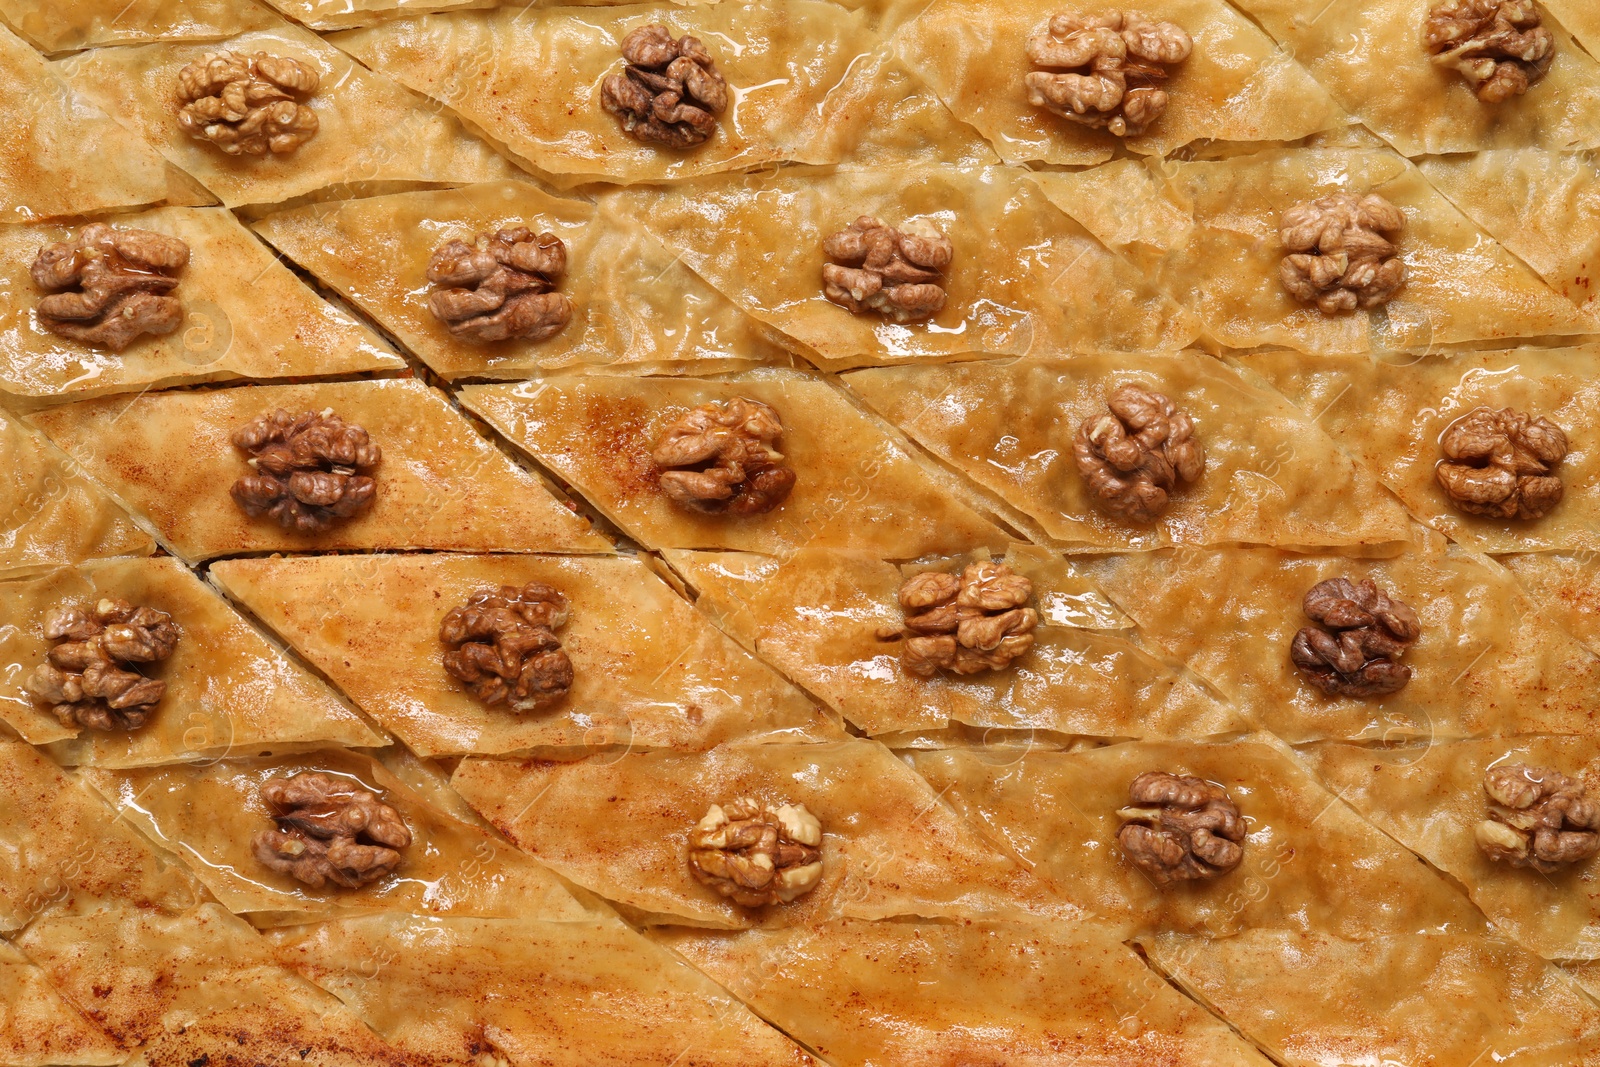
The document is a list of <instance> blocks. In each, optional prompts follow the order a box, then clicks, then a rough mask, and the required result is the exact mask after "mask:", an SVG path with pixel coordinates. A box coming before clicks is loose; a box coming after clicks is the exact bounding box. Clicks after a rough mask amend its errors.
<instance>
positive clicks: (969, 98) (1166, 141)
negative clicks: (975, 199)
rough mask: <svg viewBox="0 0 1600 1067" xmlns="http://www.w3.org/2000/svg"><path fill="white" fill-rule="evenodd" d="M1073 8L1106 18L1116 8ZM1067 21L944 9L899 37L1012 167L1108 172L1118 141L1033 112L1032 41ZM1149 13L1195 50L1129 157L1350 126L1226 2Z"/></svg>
mask: <svg viewBox="0 0 1600 1067" xmlns="http://www.w3.org/2000/svg"><path fill="white" fill-rule="evenodd" d="M1069 6H1071V7H1072V9H1073V10H1076V11H1080V12H1084V13H1085V14H1090V15H1098V14H1101V13H1103V12H1104V11H1105V10H1108V9H1113V8H1116V7H1117V6H1118V5H1115V4H1110V3H1093V4H1087V5H1084V4H1079V5H1076V6H1072V5H1069ZM1063 10H1065V8H1064V7H1063V6H1062V5H1061V4H1059V3H1057V2H1055V0H1027V2H1025V3H1010V2H1006V0H984V2H981V3H971V2H969V0H940V2H938V3H933V4H929V5H928V6H927V7H925V8H924V9H923V10H922V13H921V14H920V15H918V16H917V17H916V18H915V19H913V20H912V21H910V22H909V23H907V24H906V25H904V26H902V27H900V29H899V30H898V31H896V33H895V35H894V38H893V43H894V46H895V48H896V49H897V50H898V51H899V53H900V55H901V56H902V57H904V58H905V60H906V62H907V63H909V64H910V65H911V67H912V69H913V70H915V71H916V72H917V74H918V75H920V76H921V77H922V78H924V79H926V80H927V81H928V83H929V84H930V85H931V86H932V87H933V88H934V90H935V91H936V92H937V93H938V94H939V96H940V97H941V98H942V99H943V100H944V102H945V103H946V104H947V105H949V107H950V109H951V110H952V111H954V112H955V114H956V116H957V117H958V118H959V119H961V120H962V121H964V122H969V123H971V124H972V125H973V126H975V127H976V128H977V129H978V130H979V131H980V132H981V133H983V135H984V136H986V137H988V138H989V140H990V142H991V143H992V144H993V145H994V147H995V151H997V152H999V153H1000V157H1001V158H1002V159H1004V160H1005V161H1006V162H1007V163H1010V164H1013V165H1025V164H1028V163H1032V162H1036V161H1037V162H1045V163H1058V164H1070V165H1083V164H1092V163H1100V162H1104V161H1105V160H1107V159H1110V158H1111V156H1112V155H1113V153H1115V152H1116V151H1117V148H1118V140H1119V139H1118V138H1117V137H1114V136H1112V135H1111V134H1110V133H1107V132H1106V131H1104V130H1096V129H1091V128H1089V127H1087V126H1084V125H1081V124H1077V123H1073V122H1071V121H1069V120H1067V119H1065V118H1062V117H1060V116H1059V115H1054V114H1051V113H1050V112H1049V111H1047V110H1045V109H1044V108H1043V107H1035V106H1033V105H1032V104H1030V103H1029V99H1028V91H1027V89H1026V87H1025V84H1024V80H1023V79H1024V78H1026V77H1027V75H1028V73H1029V72H1030V71H1033V70H1035V69H1037V68H1036V67H1035V66H1034V64H1033V63H1032V62H1030V60H1029V58H1028V54H1027V50H1026V46H1027V42H1028V38H1029V37H1031V36H1033V35H1034V34H1037V33H1042V32H1044V31H1045V30H1046V28H1047V27H1048V26H1049V23H1050V19H1051V17H1052V16H1054V15H1058V14H1060V13H1061V12H1062V11H1063ZM1139 10H1140V11H1141V12H1142V13H1143V14H1145V15H1146V16H1148V17H1149V18H1150V19H1152V20H1156V21H1165V22H1171V23H1174V24H1175V25H1177V26H1179V27H1180V28H1182V29H1183V30H1184V32H1186V33H1187V34H1188V35H1189V37H1190V38H1191V40H1192V41H1193V50H1192V51H1191V52H1190V54H1189V56H1188V58H1187V59H1185V60H1183V61H1182V62H1181V63H1179V64H1177V65H1176V66H1174V67H1172V68H1170V71H1169V73H1170V77H1169V78H1168V79H1167V80H1166V81H1165V82H1164V83H1163V86H1162V88H1163V89H1165V91H1166V93H1167V97H1168V100H1167V107H1166V110H1165V111H1164V112H1162V113H1161V115H1160V116H1159V117H1158V118H1156V119H1155V121H1154V122H1153V123H1151V125H1150V126H1149V127H1148V128H1147V129H1146V130H1144V132H1143V133H1141V134H1139V135H1136V136H1129V137H1127V138H1126V139H1125V141H1124V143H1125V144H1126V146H1127V149H1128V150H1129V151H1131V152H1138V153H1140V154H1153V155H1166V154H1168V153H1170V152H1172V151H1173V150H1174V149H1177V148H1181V147H1183V146H1184V145H1186V144H1189V143H1191V142H1194V141H1201V142H1219V141H1220V142H1228V141H1296V140H1299V139H1300V138H1302V137H1306V136H1308V135H1310V134H1313V133H1316V132H1318V131H1320V130H1325V129H1328V128H1330V127H1332V126H1334V125H1336V124H1338V123H1339V122H1340V121H1341V119H1342V117H1343V116H1342V113H1341V111H1340V109H1339V107H1338V105H1336V104H1335V103H1334V102H1333V100H1332V99H1331V98H1330V97H1329V96H1328V94H1327V91H1326V90H1325V89H1323V88H1322V86H1320V85H1318V84H1317V83H1316V82H1315V81H1314V80H1313V79H1312V77H1311V75H1310V74H1308V73H1307V72H1306V69H1305V68H1304V67H1302V66H1301V65H1300V64H1299V63H1298V62H1296V61H1295V58H1294V56H1293V55H1292V54H1291V53H1288V52H1285V51H1283V50H1282V49H1280V48H1278V47H1277V45H1276V44H1275V43H1274V42H1273V40H1272V38H1270V37H1268V36H1267V35H1266V34H1265V33H1262V32H1261V30H1260V29H1258V28H1257V27H1256V26H1255V25H1253V24H1252V23H1251V22H1250V21H1249V20H1248V19H1246V18H1245V17H1244V16H1242V15H1240V14H1239V13H1238V12H1236V11H1234V10H1233V9H1232V8H1231V7H1229V6H1228V5H1227V4H1225V3H1222V2H1221V0H1156V2H1155V3H1141V4H1140V5H1139Z"/></svg>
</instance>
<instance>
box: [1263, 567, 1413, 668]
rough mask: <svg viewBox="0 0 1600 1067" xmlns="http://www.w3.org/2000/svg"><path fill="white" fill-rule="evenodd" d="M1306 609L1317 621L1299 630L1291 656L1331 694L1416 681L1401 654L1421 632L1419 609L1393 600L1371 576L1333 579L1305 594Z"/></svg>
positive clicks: (1298, 665) (1297, 665)
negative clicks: (1354, 579)
mask: <svg viewBox="0 0 1600 1067" xmlns="http://www.w3.org/2000/svg"><path fill="white" fill-rule="evenodd" d="M1305 612H1306V614H1307V615H1309V616H1311V618H1312V619H1313V620H1314V621H1316V622H1317V623H1318V625H1316V626H1307V627H1305V628H1304V629H1302V630H1301V631H1300V632H1299V633H1297V634H1295V635H1294V643H1293V644H1292V645H1291V646H1290V649H1289V657H1290V659H1291V660H1293V661H1294V665H1295V666H1296V667H1299V668H1300V670H1301V672H1302V673H1303V674H1305V676H1306V679H1307V680H1308V681H1309V682H1310V683H1311V684H1312V685H1314V686H1316V687H1317V688H1318V689H1320V690H1322V691H1323V692H1324V693H1327V694H1328V695H1330V696H1347V697H1364V696H1382V695H1385V694H1387V693H1394V692H1398V691H1399V690H1401V689H1403V688H1405V684H1406V683H1407V682H1409V681H1410V680H1411V668H1410V667H1407V666H1405V665H1404V664H1402V663H1400V662H1399V660H1400V656H1401V655H1402V654H1403V653H1404V652H1405V650H1406V649H1408V648H1410V647H1411V646H1412V645H1413V644H1415V643H1416V640H1417V638H1418V637H1419V636H1421V634H1422V623H1421V621H1420V620H1419V619H1418V618H1417V613H1416V612H1415V611H1413V610H1411V608H1410V607H1409V606H1408V605H1406V604H1404V603H1402V602H1401V601H1398V600H1391V599H1390V598H1389V596H1388V594H1386V593H1385V592H1384V591H1383V590H1381V589H1379V588H1378V586H1377V585H1376V583H1374V582H1373V581H1372V579H1371V578H1366V579H1363V580H1362V582H1361V584H1360V585H1357V584H1356V583H1355V582H1352V581H1351V580H1350V579H1348V578H1329V579H1328V580H1327V581H1322V582H1318V583H1317V584H1316V585H1314V586H1312V587H1311V590H1310V591H1309V592H1307V593H1306V598H1305Z"/></svg>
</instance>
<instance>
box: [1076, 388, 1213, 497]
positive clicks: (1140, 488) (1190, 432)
mask: <svg viewBox="0 0 1600 1067" xmlns="http://www.w3.org/2000/svg"><path fill="white" fill-rule="evenodd" d="M1106 407H1108V408H1110V409H1111V411H1110V414H1107V415H1096V416H1094V417H1092V418H1088V419H1084V420H1083V424H1082V425H1081V426H1079V427H1078V436H1077V437H1076V438H1075V439H1074V440H1073V442H1072V455H1073V458H1074V459H1076V460H1077V461H1078V473H1080V474H1082V475H1083V478H1084V481H1086V482H1088V483H1089V491H1090V493H1091V494H1092V495H1093V497H1094V499H1095V502H1096V503H1098V504H1099V505H1100V506H1101V507H1103V508H1105V509H1106V510H1107V511H1109V512H1111V513H1112V514H1113V515H1118V516H1121V517H1122V518H1124V519H1129V520H1131V521H1133V522H1154V521H1155V520H1156V519H1158V518H1160V517H1161V513H1162V512H1164V511H1166V510H1167V499H1168V497H1167V495H1168V494H1169V493H1170V492H1171V491H1172V490H1173V489H1174V488H1176V487H1177V485H1178V482H1180V481H1184V482H1192V481H1194V480H1195V479H1196V478H1198V477H1200V475H1201V473H1202V472H1203V471H1204V470H1205V469H1206V454H1205V450H1204V449H1203V448H1201V446H1200V442H1199V441H1196V440H1195V438H1194V423H1193V422H1191V421H1190V419H1189V416H1187V415H1185V414H1184V413H1183V412H1181V411H1179V410H1178V409H1177V407H1176V406H1175V405H1174V404H1173V403H1172V401H1171V400H1168V399H1167V398H1166V397H1165V396H1163V395H1162V394H1160V393H1152V392H1149V391H1148V390H1145V389H1141V388H1139V387H1138V386H1137V385H1131V384H1130V385H1123V386H1120V387H1118V389H1117V391H1116V392H1114V393H1112V394H1111V396H1110V398H1108V399H1107V400H1106Z"/></svg>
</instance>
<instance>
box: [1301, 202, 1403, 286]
mask: <svg viewBox="0 0 1600 1067" xmlns="http://www.w3.org/2000/svg"><path fill="white" fill-rule="evenodd" d="M1405 221H1406V220H1405V216H1404V215H1403V214H1401V213H1400V209H1399V208H1397V207H1395V206H1394V205H1393V204H1391V203H1389V201H1387V200H1385V199H1384V198H1383V197H1381V196H1379V195H1378V194H1377V193H1368V194H1367V195H1366V196H1356V195H1355V194H1354V193H1334V194H1333V195H1332V196H1325V197H1322V198H1321V199H1320V200H1309V201H1306V202H1305V203H1302V204H1296V205H1295V206H1294V207H1292V208H1290V209H1289V210H1288V211H1285V212H1284V213H1283V218H1282V220H1281V221H1280V222H1279V224H1278V236H1279V237H1280V238H1281V239H1282V241H1283V246H1284V248H1286V249H1288V250H1289V254H1288V255H1287V256H1284V257H1283V262H1282V263H1280V264H1279V266H1278V277H1279V278H1281V279H1282V280H1283V287H1284V288H1285V289H1287V290H1288V291H1289V294H1290V295H1291V296H1293V297H1294V298H1295V299H1296V300H1299V301H1302V302H1304V303H1307V304H1316V305H1317V308H1318V309H1319V310H1321V311H1322V312H1323V314H1325V315H1334V314H1338V313H1339V312H1341V311H1354V310H1355V309H1356V308H1358V307H1360V308H1373V307H1378V306H1380V305H1382V304H1387V303H1388V302H1389V300H1390V299H1391V298H1392V297H1393V296H1394V294H1395V293H1396V292H1398V291H1399V289H1400V287H1401V286H1402V285H1404V284H1405V281H1406V265H1405V263H1403V262H1402V261H1401V259H1400V257H1399V255H1398V251H1399V250H1398V249H1397V248H1396V247H1395V245H1394V244H1393V242H1391V241H1390V240H1389V239H1388V238H1387V237H1385V236H1384V234H1390V235H1393V234H1396V233H1398V232H1399V231H1400V230H1401V228H1402V227H1404V226H1405Z"/></svg>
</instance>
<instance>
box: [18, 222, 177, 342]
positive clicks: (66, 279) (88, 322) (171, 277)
mask: <svg viewBox="0 0 1600 1067" xmlns="http://www.w3.org/2000/svg"><path fill="white" fill-rule="evenodd" d="M188 262H189V246H188V245H186V244H184V243H183V242H182V241H180V240H178V239H177V238H176V237H168V236H167V235H166V234H162V233H154V232H152V231H150V230H131V229H129V230H120V229H117V228H116V227H115V226H108V225H106V224H105V223H103V222H95V223H91V224H89V225H88V226H85V227H84V228H83V232H82V233H80V234H79V235H78V239H77V240H76V241H61V242H58V243H56V244H52V245H46V246H45V247H44V248H41V249H40V250H39V255H38V258H36V259H35V260H34V261H33V266H32V268H30V271H29V273H31V274H32V275H33V281H34V284H36V285H38V286H39V288H41V289H48V290H51V295H50V296H47V297H45V298H44V299H43V300H40V301H39V308H38V312H39V325H40V326H43V327H44V328H45V329H47V330H49V331H50V332H51V333H54V334H59V335H60V336H62V337H66V338H70V339H71V340H74V341H82V342H84V343H85V344H91V345H101V346H103V347H105V348H109V349H111V351H113V352H121V351H122V350H123V349H124V348H127V347H128V346H129V345H130V344H132V343H133V342H134V340H135V339H136V338H138V337H140V336H141V335H143V334H147V333H149V334H156V335H158V336H159V335H162V334H169V333H171V332H172V331H173V330H176V329H177V328H178V327H179V326H180V325H182V323H183V304H182V303H181V302H179V300H178V298H177V297H175V296H168V295H167V294H168V293H171V292H172V290H174V289H176V288H177V287H178V278H177V275H178V272H179V271H181V270H182V269H183V268H184V267H185V266H187V265H188ZM63 289H66V290H71V291H70V292H57V291H56V290H63Z"/></svg>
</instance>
